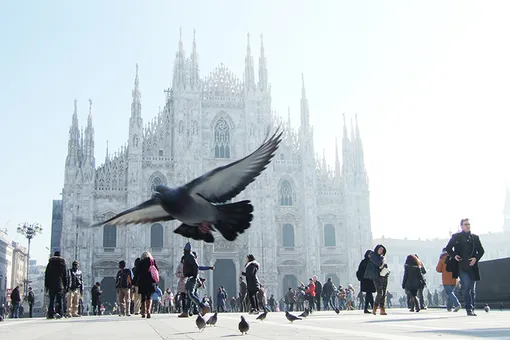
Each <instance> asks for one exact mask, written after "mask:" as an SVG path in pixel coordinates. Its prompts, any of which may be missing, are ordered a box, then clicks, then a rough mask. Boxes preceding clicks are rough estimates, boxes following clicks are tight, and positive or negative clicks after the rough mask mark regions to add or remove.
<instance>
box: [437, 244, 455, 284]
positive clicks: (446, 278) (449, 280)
mask: <svg viewBox="0 0 510 340" xmlns="http://www.w3.org/2000/svg"><path fill="white" fill-rule="evenodd" d="M447 257H448V253H446V252H444V253H442V254H441V256H440V257H439V261H438V262H437V266H436V272H438V273H441V276H442V279H443V286H455V285H456V284H457V279H455V278H453V275H452V273H450V272H449V271H447V270H446V258H447ZM454 261H455V260H454Z"/></svg>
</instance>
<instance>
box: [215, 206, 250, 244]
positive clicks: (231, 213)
mask: <svg viewBox="0 0 510 340" xmlns="http://www.w3.org/2000/svg"><path fill="white" fill-rule="evenodd" d="M216 209H218V211H219V216H218V220H217V221H216V223H215V225H214V226H215V227H216V229H217V230H218V231H219V232H220V233H221V235H223V237H224V238H225V239H226V240H227V241H234V240H235V239H236V238H237V236H239V234H242V233H244V231H245V230H246V229H248V228H249V227H250V225H251V221H252V220H253V214H252V212H253V205H252V204H251V202H250V201H248V200H245V201H240V202H235V203H229V204H220V205H217V206H216Z"/></svg>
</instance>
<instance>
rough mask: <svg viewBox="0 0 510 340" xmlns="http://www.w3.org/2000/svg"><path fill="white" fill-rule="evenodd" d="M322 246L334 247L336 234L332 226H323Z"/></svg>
mask: <svg viewBox="0 0 510 340" xmlns="http://www.w3.org/2000/svg"><path fill="white" fill-rule="evenodd" d="M324 245H325V246H326V247H336V232H335V227H334V226H333V225H332V224H326V225H325V226H324Z"/></svg>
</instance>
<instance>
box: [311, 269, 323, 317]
mask: <svg viewBox="0 0 510 340" xmlns="http://www.w3.org/2000/svg"><path fill="white" fill-rule="evenodd" d="M312 279H313V282H314V283H315V304H316V305H317V310H318V311H320V310H321V296H322V283H321V282H320V281H319V280H318V278H317V275H314V276H312Z"/></svg>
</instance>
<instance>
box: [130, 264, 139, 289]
mask: <svg viewBox="0 0 510 340" xmlns="http://www.w3.org/2000/svg"><path fill="white" fill-rule="evenodd" d="M131 273H133V281H132V282H131V285H132V286H133V287H136V286H138V283H137V281H138V276H137V275H136V266H135V267H133V269H131Z"/></svg>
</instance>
